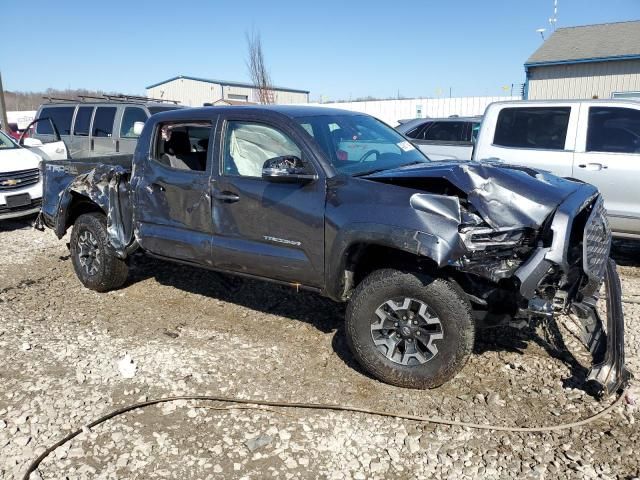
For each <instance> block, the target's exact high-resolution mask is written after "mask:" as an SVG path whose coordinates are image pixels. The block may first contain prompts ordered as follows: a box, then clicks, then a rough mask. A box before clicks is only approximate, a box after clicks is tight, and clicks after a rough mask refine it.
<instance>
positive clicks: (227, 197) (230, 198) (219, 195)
mask: <svg viewBox="0 0 640 480" xmlns="http://www.w3.org/2000/svg"><path fill="white" fill-rule="evenodd" d="M213 198H215V199H216V200H220V201H221V202H224V203H234V202H237V201H238V200H240V197H239V196H238V195H237V194H235V193H233V192H227V191H224V192H215V193H214V194H213Z"/></svg>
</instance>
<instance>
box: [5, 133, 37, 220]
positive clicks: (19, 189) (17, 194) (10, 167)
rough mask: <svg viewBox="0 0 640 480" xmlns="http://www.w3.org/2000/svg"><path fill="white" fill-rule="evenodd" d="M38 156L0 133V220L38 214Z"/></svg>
mask: <svg viewBox="0 0 640 480" xmlns="http://www.w3.org/2000/svg"><path fill="white" fill-rule="evenodd" d="M40 160H41V158H40V156H38V155H36V154H35V153H33V152H30V151H29V150H27V149H26V148H22V147H20V146H19V145H18V144H17V143H15V142H14V141H13V139H11V138H10V137H9V136H8V135H6V134H5V133H4V132H1V131H0V220H6V219H8V218H17V217H24V216H27V215H32V214H34V213H38V212H39V211H40V205H41V203H42V179H41V178H40V169H39V164H40Z"/></svg>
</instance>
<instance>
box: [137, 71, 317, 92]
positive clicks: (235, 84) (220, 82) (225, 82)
mask: <svg viewBox="0 0 640 480" xmlns="http://www.w3.org/2000/svg"><path fill="white" fill-rule="evenodd" d="M181 78H184V79H186V80H194V81H196V82H206V83H215V84H217V85H224V86H230V87H245V88H255V85H254V84H252V83H246V82H230V81H228V80H215V79H212V78H200V77H191V76H189V75H178V76H177V77H171V78H168V79H167V80H163V81H162V82H158V83H154V84H153V85H149V86H148V87H146V88H147V89H149V88H153V87H157V86H159V85H162V84H165V83H169V82H173V81H174V80H180V79H181ZM272 88H273V89H274V90H280V91H283V92H295V93H307V94H308V93H309V90H299V89H296V88H287V87H276V86H275V85H274V86H273V87H272Z"/></svg>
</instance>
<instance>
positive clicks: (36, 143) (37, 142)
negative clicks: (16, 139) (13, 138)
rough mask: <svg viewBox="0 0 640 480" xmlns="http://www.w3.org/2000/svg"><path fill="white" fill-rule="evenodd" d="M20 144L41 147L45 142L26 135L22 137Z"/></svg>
mask: <svg viewBox="0 0 640 480" xmlns="http://www.w3.org/2000/svg"><path fill="white" fill-rule="evenodd" d="M20 145H24V146H25V147H41V146H43V145H44V143H42V142H41V141H40V140H38V139H37V138H30V137H26V138H21V139H20Z"/></svg>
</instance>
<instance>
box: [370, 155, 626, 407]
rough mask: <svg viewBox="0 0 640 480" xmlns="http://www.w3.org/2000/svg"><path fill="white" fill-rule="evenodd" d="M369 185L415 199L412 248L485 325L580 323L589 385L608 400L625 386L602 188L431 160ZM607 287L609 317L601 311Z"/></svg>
mask: <svg viewBox="0 0 640 480" xmlns="http://www.w3.org/2000/svg"><path fill="white" fill-rule="evenodd" d="M367 178H368V179H370V180H374V181H377V182H381V183H385V184H391V185H395V186H400V187H404V188H407V189H409V190H410V191H411V192H412V194H411V197H410V205H411V207H412V208H413V209H414V210H415V211H416V212H418V218H419V221H420V225H416V227H417V228H416V230H418V231H417V232H414V234H413V237H412V239H413V240H415V242H408V241H405V242H404V243H406V244H407V245H408V246H406V249H415V251H416V252H417V253H418V255H419V256H421V257H426V258H429V259H431V260H432V261H433V262H434V263H435V265H436V268H438V269H442V270H444V271H445V272H446V274H447V275H449V276H450V277H451V278H453V279H455V280H456V281H457V282H458V283H459V284H460V286H461V287H462V289H463V290H464V291H465V293H466V294H467V296H468V298H469V300H470V301H471V303H472V305H473V307H474V313H475V314H476V318H477V319H478V320H479V321H482V322H485V323H488V324H493V325H497V324H501V323H505V322H508V323H512V324H513V322H514V321H515V324H516V325H524V323H525V321H528V320H532V319H538V318H541V317H542V318H553V317H554V316H555V315H560V314H570V315H572V316H575V317H577V318H578V319H579V323H580V328H581V330H582V340H583V342H584V343H585V345H586V346H587V347H588V348H589V350H590V352H591V355H592V357H593V362H592V368H591V371H590V374H589V377H588V379H589V381H591V382H592V383H593V384H594V385H595V386H596V387H597V389H596V390H598V391H599V393H600V394H601V395H603V396H604V395H608V394H611V393H614V392H615V391H617V390H619V389H620V388H622V387H624V386H625V385H626V383H627V382H628V380H629V377H630V375H629V373H628V372H627V370H626V369H625V363H624V317H623V312H622V303H621V289H620V281H619V279H618V275H617V272H616V266H615V263H614V262H613V261H612V260H610V259H609V251H610V248H611V231H610V228H609V224H608V222H607V218H606V212H605V209H604V205H603V200H602V197H601V196H600V194H599V192H598V190H597V188H596V187H594V186H593V185H589V184H586V183H583V182H580V181H577V180H571V179H564V178H559V177H556V176H555V175H552V174H550V173H548V172H544V171H540V170H536V169H532V168H527V167H520V166H513V165H504V164H497V163H495V162H434V163H431V164H429V165H428V166H418V167H408V168H402V169H397V170H393V171H386V172H382V173H379V174H374V175H371V176H369V177H367ZM403 245H404V244H403ZM603 283H604V286H605V290H606V303H607V314H606V319H603V318H601V315H600V313H599V312H598V309H597V306H598V301H599V300H600V293H601V287H602V286H603ZM602 300H604V299H602Z"/></svg>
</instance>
